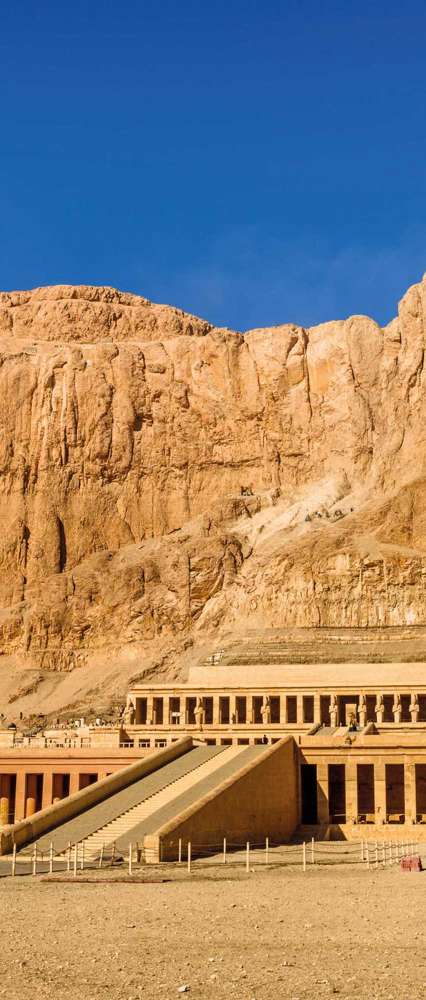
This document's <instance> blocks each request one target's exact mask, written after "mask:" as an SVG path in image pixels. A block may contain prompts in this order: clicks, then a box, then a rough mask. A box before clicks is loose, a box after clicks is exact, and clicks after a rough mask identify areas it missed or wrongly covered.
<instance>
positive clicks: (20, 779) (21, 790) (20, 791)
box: [15, 770, 25, 823]
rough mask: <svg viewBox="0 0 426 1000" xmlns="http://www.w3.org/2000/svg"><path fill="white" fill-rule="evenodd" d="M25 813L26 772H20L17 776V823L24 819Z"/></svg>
mask: <svg viewBox="0 0 426 1000" xmlns="http://www.w3.org/2000/svg"><path fill="white" fill-rule="evenodd" d="M24 813H25V771H21V770H20V771H18V772H17V774H16V795H15V823H17V822H18V820H20V819H24V818H25V816H24Z"/></svg>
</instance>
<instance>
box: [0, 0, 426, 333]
mask: <svg viewBox="0 0 426 1000" xmlns="http://www.w3.org/2000/svg"><path fill="white" fill-rule="evenodd" d="M425 43H426V6H425V4H424V2H422V3H420V2H419V3H417V2H410V0H409V2H408V3H406V4H405V5H401V4H400V3H396V2H394V0H388V2H387V3H384V2H383V3H376V2H375V0H370V2H369V3H366V2H363V0H360V2H359V3H357V4H355V3H352V4H351V3H350V0H346V2H341V3H337V2H335V0H331V2H329V3H321V2H320V0H315V2H314V0H299V2H293V0H289V2H272V0H263V2H260V0H259V2H254V0H244V2H242V0H216V2H215V3H214V4H213V3H210V4H209V3H203V0H197V2H190V0H180V2H179V3H177V2H176V0H173V2H172V0H165V2H161V0H121V2H120V3H118V2H111V0H104V2H100V0H90V3H88V2H87V0H84V2H82V0H74V2H73V3H72V4H69V5H67V4H66V3H58V2H57V0H55V3H53V2H46V0H40V2H38V3H35V2H34V0H21V2H19V0H16V2H15V3H14V4H13V5H12V3H11V2H9V3H8V4H6V3H5V4H4V5H3V6H2V18H1V26H0V111H1V119H0V120H1V128H0V228H1V240H0V287H1V288H2V289H10V288H28V287H33V286H36V285H41V284H54V283H57V282H65V283H87V284H108V285H114V286H116V287H119V288H122V289H126V290H130V291H134V292H137V293H140V294H143V295H146V296H147V297H149V298H151V299H153V300H154V301H161V302H170V303H173V304H175V305H178V306H181V307H182V308H184V309H187V310H189V311H192V312H195V313H197V314H199V315H203V316H206V317H207V318H209V319H210V320H211V321H213V322H215V323H217V324H219V325H227V326H231V327H233V328H236V329H247V328H249V327H253V326H260V325H269V324H274V323H280V322H295V323H301V324H304V325H309V324H312V323H315V322H320V321H323V320H326V319H331V318H340V317H344V316H347V315H350V314H351V313H359V312H362V313H369V314H370V315H373V316H374V317H375V318H376V319H378V320H379V321H380V322H386V321H388V320H389V319H390V318H391V317H392V316H393V315H394V314H395V311H396V303H397V300H398V298H400V297H401V295H402V294H403V293H404V291H405V290H406V288H407V287H408V285H410V284H412V283H413V282H414V281H418V280H419V279H420V277H421V276H422V274H423V272H424V271H426V114H425V96H426V60H425V51H426V45H425Z"/></svg>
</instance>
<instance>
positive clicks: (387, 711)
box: [383, 694, 394, 722]
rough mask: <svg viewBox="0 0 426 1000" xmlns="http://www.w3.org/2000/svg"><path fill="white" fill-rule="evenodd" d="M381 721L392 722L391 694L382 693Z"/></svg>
mask: <svg viewBox="0 0 426 1000" xmlns="http://www.w3.org/2000/svg"><path fill="white" fill-rule="evenodd" d="M383 709H384V711H383V722H393V721H394V718H393V694H385V695H383Z"/></svg>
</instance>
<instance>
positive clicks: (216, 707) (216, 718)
mask: <svg viewBox="0 0 426 1000" xmlns="http://www.w3.org/2000/svg"><path fill="white" fill-rule="evenodd" d="M213 725H214V726H218V725H219V695H218V694H214V695H213Z"/></svg>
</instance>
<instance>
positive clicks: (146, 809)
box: [84, 747, 243, 860]
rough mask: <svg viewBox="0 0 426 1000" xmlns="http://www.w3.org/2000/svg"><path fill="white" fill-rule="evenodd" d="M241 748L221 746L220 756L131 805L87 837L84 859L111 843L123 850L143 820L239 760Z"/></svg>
mask: <svg viewBox="0 0 426 1000" xmlns="http://www.w3.org/2000/svg"><path fill="white" fill-rule="evenodd" d="M242 749H243V748H242V747H224V748H223V749H222V750H220V752H219V753H216V754H214V756H211V757H209V758H207V760H206V761H204V762H203V763H202V764H200V766H199V767H198V768H196V769H195V770H191V771H189V772H187V773H186V774H184V775H183V776H182V777H181V778H178V779H177V780H175V781H173V782H172V783H171V784H170V785H166V787H165V788H162V789H161V790H160V791H158V792H156V793H155V794H153V795H150V796H149V798H147V799H144V800H143V801H142V802H139V804H138V805H136V806H133V808H132V809H128V810H127V811H126V812H124V813H122V814H121V815H120V816H117V818H116V819H114V820H112V821H111V822H110V823H107V824H106V825H105V826H103V827H101V828H100V829H99V830H96V831H95V833H92V834H90V836H88V837H86V838H85V840H84V852H85V857H87V858H88V859H89V860H90V858H95V857H99V855H100V852H101V850H102V849H103V848H108V847H110V846H111V845H112V844H117V846H118V847H119V849H122V850H123V849H124V848H125V846H127V844H128V843H129V842H130V840H131V834H132V831H134V830H135V829H136V828H138V829H140V828H141V827H142V826H143V827H144V826H145V825H146V821H147V820H148V819H151V818H152V817H153V815H154V813H156V812H158V810H160V809H162V808H163V807H165V806H167V805H169V804H171V803H172V802H174V800H175V799H177V798H178V797H179V796H180V795H182V794H183V793H184V792H186V791H188V790H189V789H191V788H193V787H194V785H197V784H198V783H199V782H202V781H204V780H205V779H206V778H208V777H210V775H213V774H215V772H216V771H218V770H219V769H220V770H221V769H222V768H223V767H224V765H225V764H227V763H228V761H229V760H234V759H235V758H236V757H238V756H239V755H240V754H241V750H242Z"/></svg>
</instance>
